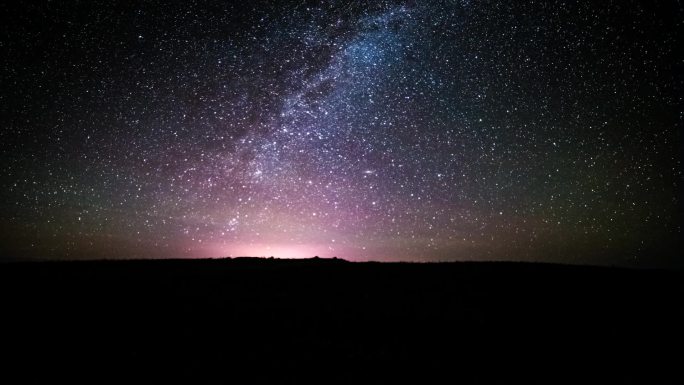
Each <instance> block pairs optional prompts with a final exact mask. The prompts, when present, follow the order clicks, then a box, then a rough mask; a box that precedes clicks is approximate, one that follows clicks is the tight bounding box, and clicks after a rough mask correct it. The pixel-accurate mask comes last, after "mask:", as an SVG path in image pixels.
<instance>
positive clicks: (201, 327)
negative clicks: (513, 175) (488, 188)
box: [0, 257, 684, 384]
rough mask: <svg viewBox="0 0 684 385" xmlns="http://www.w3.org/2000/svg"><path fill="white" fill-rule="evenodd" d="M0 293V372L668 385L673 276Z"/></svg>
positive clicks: (302, 276) (458, 270)
mask: <svg viewBox="0 0 684 385" xmlns="http://www.w3.org/2000/svg"><path fill="white" fill-rule="evenodd" d="M0 292H1V293H2V295H3V301H2V309H3V316H2V323H3V334H4V337H3V340H2V348H3V351H4V352H5V353H6V354H5V358H4V359H3V361H2V362H3V371H2V373H0V382H2V383H27V384H28V383H31V384H35V383H54V382H60V383H61V382H68V383H83V384H85V383H89V384H90V383H108V384H112V383H116V384H118V383H121V384H124V383H130V382H135V381H138V383H169V382H172V383H173V382H183V383H193V384H204V383H206V384H215V383H236V384H238V383H239V384H271V383H306V382H309V383H318V384H347V383H348V384H358V383H414V384H416V383H478V384H488V383H506V384H508V383H564V384H586V383H632V384H634V383H644V384H657V383H683V382H684V376H683V375H682V370H681V363H682V362H684V359H682V358H683V357H682V350H681V347H682V346H684V338H683V332H682V329H684V328H682V327H681V326H682V325H684V308H683V306H682V298H684V274H683V272H682V271H667V270H636V269H623V268H607V267H582V266H565V265H551V264H530V263H473V262H468V263H420V264H414V263H352V262H348V261H345V260H342V259H324V258H311V259H299V260H297V259H291V260H284V259H276V258H273V259H270V258H266V259H263V258H253V257H240V258H226V259H215V260H128V261H89V262H47V263H37V262H34V263H9V264H3V265H2V266H0ZM10 377H11V378H19V379H20V381H19V382H17V381H9V380H7V381H3V380H2V379H3V378H6V379H9V378H10Z"/></svg>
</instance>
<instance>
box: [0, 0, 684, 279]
mask: <svg viewBox="0 0 684 385" xmlns="http://www.w3.org/2000/svg"><path fill="white" fill-rule="evenodd" d="M1 7H2V10H1V11H0V13H1V14H3V16H2V18H3V19H4V20H3V22H2V23H1V24H2V25H3V26H2V27H0V28H2V34H0V39H1V40H0V49H1V50H2V52H3V54H2V59H0V60H1V61H0V63H1V67H0V74H1V78H0V84H1V86H0V123H2V131H0V151H1V152H0V154H1V156H2V163H1V164H0V178H1V180H2V185H3V189H2V191H0V196H1V197H2V199H1V200H0V209H1V212H0V230H2V231H1V234H0V257H1V258H3V259H90V258H98V259H99V258H162V257H170V258H177V257H182V258H202V257H221V256H247V255H249V256H276V257H284V258H298V257H311V256H314V255H318V256H321V257H339V258H345V259H350V260H359V261H364V260H379V261H459V260H515V261H541V262H562V263H581V264H618V265H639V266H650V265H672V264H677V263H681V262H678V260H679V258H678V255H679V249H678V248H679V246H680V245H681V241H679V238H681V218H682V215H681V203H680V197H681V192H680V188H681V183H682V166H681V158H682V157H681V154H682V137H681V133H682V119H683V117H684V107H683V105H684V103H683V101H682V78H681V75H680V74H681V73H682V65H683V63H684V62H683V60H682V55H681V52H680V49H679V45H681V42H680V41H679V40H680V37H681V34H678V33H677V31H681V28H682V23H683V20H684V17H683V16H684V12H683V11H682V6H681V5H680V4H679V3H676V2H659V3H658V4H651V3H650V2H639V1H627V2H617V3H611V2H600V4H598V3H596V2H533V1H529V2H508V1H454V0H448V1H438V0H434V1H433V0H430V1H419V2H417V1H379V2H362V1H359V2H356V1H301V2H272V1H255V2H242V3H239V2H211V1H189V2H178V3H173V2H172V3H170V4H169V3H166V2H157V1H148V2H142V3H140V4H129V3H127V2H119V1H106V2H105V1H89V2H52V1H42V2H41V1H38V2H31V3H30V4H7V5H2V6H1Z"/></svg>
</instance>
